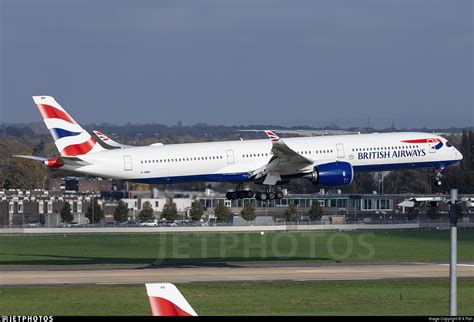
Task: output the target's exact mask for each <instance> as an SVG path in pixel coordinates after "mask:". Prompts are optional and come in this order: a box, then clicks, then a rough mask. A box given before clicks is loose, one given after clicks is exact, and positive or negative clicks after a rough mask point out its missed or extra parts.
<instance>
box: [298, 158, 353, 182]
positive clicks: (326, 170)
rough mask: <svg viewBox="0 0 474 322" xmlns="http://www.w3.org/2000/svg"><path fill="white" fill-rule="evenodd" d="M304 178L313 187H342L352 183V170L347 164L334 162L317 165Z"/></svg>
mask: <svg viewBox="0 0 474 322" xmlns="http://www.w3.org/2000/svg"><path fill="white" fill-rule="evenodd" d="M304 177H305V178H307V179H309V180H311V183H312V184H314V185H318V184H319V185H325V186H344V185H348V184H351V183H352V179H353V178H354V170H353V168H352V165H351V164H350V163H349V162H344V161H336V162H330V163H324V164H320V165H317V166H315V167H314V170H313V171H312V172H311V173H309V174H307V175H305V176H304Z"/></svg>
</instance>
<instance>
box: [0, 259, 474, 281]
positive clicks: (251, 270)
mask: <svg viewBox="0 0 474 322" xmlns="http://www.w3.org/2000/svg"><path fill="white" fill-rule="evenodd" d="M448 276H449V265H448V264H437V263H398V264H361V265H354V264H351V265H345V264H341V265H328V266H321V265H313V266H311V265H301V266H286V265H245V266H235V267H173V268H171V267H166V268H144V269H143V268H142V269H137V268H135V269H109V270H106V269H98V270H91V269H89V270H29V271H25V270H22V271H2V272H1V274H0V286H6V285H10V286H15V285H16V286H19V285H52V284H139V283H140V284H141V283H149V282H171V283H187V282H220V281H277V280H296V281H307V280H368V279H395V278H397V279H398V278H447V277H448ZM458 276H459V277H471V278H474V264H471V263H470V264H459V265H458Z"/></svg>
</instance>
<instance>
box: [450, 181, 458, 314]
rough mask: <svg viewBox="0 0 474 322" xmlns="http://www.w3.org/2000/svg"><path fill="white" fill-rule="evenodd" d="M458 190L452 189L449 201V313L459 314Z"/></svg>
mask: <svg viewBox="0 0 474 322" xmlns="http://www.w3.org/2000/svg"><path fill="white" fill-rule="evenodd" d="M457 199H458V190H457V189H451V201H450V202H449V223H450V232H451V247H450V261H449V315H450V316H456V315H457V233H458V232H457V230H458V227H457V225H458V214H457V213H456V203H458V200H457Z"/></svg>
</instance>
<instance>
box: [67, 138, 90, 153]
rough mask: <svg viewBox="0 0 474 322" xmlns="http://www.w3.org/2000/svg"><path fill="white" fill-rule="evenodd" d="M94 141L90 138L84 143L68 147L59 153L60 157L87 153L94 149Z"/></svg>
mask: <svg viewBox="0 0 474 322" xmlns="http://www.w3.org/2000/svg"><path fill="white" fill-rule="evenodd" d="M95 143H96V141H95V140H94V138H90V139H89V140H87V141H86V142H84V143H81V144H73V145H69V146H67V147H65V148H64V150H62V151H61V155H62V156H75V155H83V154H86V153H88V152H89V151H90V150H92V148H93V147H94V145H95Z"/></svg>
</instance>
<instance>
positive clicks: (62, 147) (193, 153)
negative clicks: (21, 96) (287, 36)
mask: <svg viewBox="0 0 474 322" xmlns="http://www.w3.org/2000/svg"><path fill="white" fill-rule="evenodd" d="M33 100H34V102H35V104H36V106H37V108H38V110H39V112H40V114H41V116H42V117H43V119H44V122H45V124H46V127H47V128H48V129H49V131H50V133H51V135H52V137H53V139H54V142H55V144H56V147H57V149H58V152H59V156H57V157H52V158H46V157H38V156H26V155H19V156H17V157H22V158H27V159H33V160H38V161H42V162H43V163H44V164H45V165H46V166H47V167H50V168H61V169H64V170H69V171H74V172H77V173H81V174H85V175H92V176H98V177H103V178H111V179H119V180H126V181H131V182H138V183H148V184H160V183H180V182H199V181H205V182H230V183H235V184H236V185H237V186H236V190H235V191H230V192H228V193H227V194H226V197H227V198H228V199H242V198H253V197H255V198H256V199H257V200H271V199H281V198H283V197H284V195H283V192H282V190H281V189H277V187H278V186H279V185H281V184H285V183H288V182H289V181H290V180H292V179H294V178H301V177H302V178H307V179H308V180H310V181H311V182H312V183H313V184H314V185H326V186H343V185H349V184H351V183H352V181H353V179H354V173H355V172H357V171H391V170H397V169H413V168H420V167H428V168H433V169H435V172H436V180H437V182H438V184H441V181H440V180H441V178H442V174H443V172H444V170H445V169H446V167H447V166H449V165H451V164H454V163H456V162H458V161H460V160H462V154H461V153H460V152H459V151H458V150H457V149H456V148H455V147H454V146H453V145H452V144H451V143H450V142H449V141H447V140H446V139H445V138H443V137H441V136H439V135H435V134H433V133H420V132H395V133H372V134H353V135H333V136H320V137H293V138H280V137H279V136H278V135H277V134H276V133H274V132H273V131H270V130H268V131H265V133H266V135H267V137H268V138H267V139H260V140H240V141H221V142H205V143H185V144H166V145H164V144H162V143H155V144H152V145H150V146H129V145H122V144H120V143H118V142H115V141H113V140H112V139H110V138H109V137H108V136H106V135H105V134H104V133H102V132H100V131H92V132H91V133H88V132H87V131H86V130H84V129H83V128H82V127H81V126H80V125H79V124H78V123H76V121H74V119H73V118H72V117H71V116H70V115H69V114H68V113H67V112H66V111H65V110H64V109H63V108H62V107H61V105H59V103H58V102H57V101H56V100H55V99H54V98H53V97H51V96H33ZM252 182H253V183H256V184H260V185H263V186H264V187H265V188H264V189H262V190H263V191H259V192H254V191H252V190H249V189H246V188H244V186H245V184H248V183H252Z"/></svg>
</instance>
